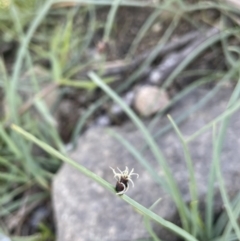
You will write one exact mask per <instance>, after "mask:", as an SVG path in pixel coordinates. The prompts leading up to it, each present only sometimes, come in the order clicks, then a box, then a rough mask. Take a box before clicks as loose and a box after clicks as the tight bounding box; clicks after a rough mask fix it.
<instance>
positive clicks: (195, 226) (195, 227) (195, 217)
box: [167, 115, 203, 237]
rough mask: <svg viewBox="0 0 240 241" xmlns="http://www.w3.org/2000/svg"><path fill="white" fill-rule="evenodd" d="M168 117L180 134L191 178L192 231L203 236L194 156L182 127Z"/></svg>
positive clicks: (194, 234)
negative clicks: (191, 153) (181, 129)
mask: <svg viewBox="0 0 240 241" xmlns="http://www.w3.org/2000/svg"><path fill="white" fill-rule="evenodd" d="M167 117H168V119H169V121H170V122H171V124H172V126H173V128H174V130H175V132H176V134H177V135H178V137H179V139H180V141H181V143H182V147H183V152H184V157H185V161H186V165H187V169H188V174H189V178H190V182H189V191H190V196H191V202H193V203H194V205H192V230H191V233H192V235H193V236H194V237H196V236H197V235H200V236H201V234H203V232H201V225H200V224H201V223H202V222H199V219H200V216H199V211H198V194H197V183H196V179H195V175H194V167H193V161H192V158H191V155H190V151H189V148H188V145H187V143H186V141H185V138H184V136H183V135H182V133H181V131H180V129H179V128H178V126H177V125H176V123H175V122H174V120H173V119H172V117H171V116H170V115H168V116H167Z"/></svg>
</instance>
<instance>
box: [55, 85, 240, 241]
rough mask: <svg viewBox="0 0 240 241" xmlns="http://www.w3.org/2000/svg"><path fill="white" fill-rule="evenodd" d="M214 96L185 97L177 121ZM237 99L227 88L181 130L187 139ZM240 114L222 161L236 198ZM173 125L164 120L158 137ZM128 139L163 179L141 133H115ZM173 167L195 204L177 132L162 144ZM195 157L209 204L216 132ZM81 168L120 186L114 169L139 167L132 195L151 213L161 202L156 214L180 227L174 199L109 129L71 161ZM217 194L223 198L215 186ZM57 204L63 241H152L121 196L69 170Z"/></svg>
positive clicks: (83, 143)
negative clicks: (231, 98) (182, 115)
mask: <svg viewBox="0 0 240 241" xmlns="http://www.w3.org/2000/svg"><path fill="white" fill-rule="evenodd" d="M207 93H208V90H205V89H198V90H197V91H196V92H195V93H192V94H190V95H189V96H187V97H185V98H184V100H183V101H181V102H180V103H178V104H177V106H176V107H175V108H173V109H172V110H171V111H170V114H171V115H172V116H173V118H176V117H177V116H179V114H181V113H182V112H184V111H185V110H187V109H188V108H190V107H191V106H193V105H195V104H196V103H198V102H199V101H200V100H201V99H202V98H203V96H204V95H205V94H207ZM231 93H232V89H231V88H230V87H223V89H221V90H220V91H219V92H218V93H217V94H216V95H215V97H214V98H213V99H212V100H211V101H210V102H209V103H208V104H207V106H205V107H204V108H203V110H199V111H198V112H196V113H194V114H192V115H191V116H190V117H189V118H188V120H187V121H185V122H184V123H183V124H181V125H180V129H181V131H182V133H183V134H184V136H189V135H191V134H193V133H194V132H195V131H197V130H198V129H200V128H201V127H203V126H204V125H205V124H206V123H208V122H209V121H211V120H212V119H213V118H215V117H216V116H218V115H219V114H221V113H222V112H223V111H224V109H225V108H226V105H227V102H228V99H229V97H230V95H231ZM239 119H240V113H239V111H238V112H237V113H235V114H234V116H233V118H232V120H231V124H230V127H229V129H228V133H227V136H226V140H225V145H224V148H223V153H222V156H221V162H222V172H223V175H224V178H225V181H226V187H227V188H228V192H229V194H230V195H231V196H233V195H234V194H236V192H237V191H238V189H239V188H238V186H237V185H235V184H236V183H239V182H240V162H239V156H240V148H239V146H240V121H239ZM167 123H169V121H168V120H167V118H162V119H161V120H160V121H159V123H158V125H157V126H156V129H155V130H154V133H155V132H156V131H158V130H160V129H161V128H162V127H164V125H165V124H167ZM112 130H114V131H116V132H117V133H119V134H120V135H122V136H123V137H124V138H126V139H127V140H128V141H129V142H130V143H131V144H132V145H134V146H135V147H136V148H137V149H138V150H141V151H142V155H143V156H144V157H146V159H147V160H148V161H149V163H150V164H151V165H152V166H153V167H154V168H155V170H156V171H157V172H158V174H159V175H160V176H161V177H163V176H164V174H163V171H162V169H161V167H160V166H159V165H158V163H157V162H156V161H155V159H154V157H153V155H152V153H151V151H150V150H148V149H146V148H145V149H144V148H142V147H143V146H144V145H145V142H144V140H143V138H142V136H141V134H140V133H139V131H138V130H136V128H135V127H134V126H133V125H132V124H128V125H125V126H123V127H121V128H112ZM157 143H158V145H159V148H160V149H161V150H162V152H163V154H164V156H165V158H166V160H167V162H168V164H169V165H170V167H171V170H172V172H173V175H174V177H175V180H176V181H177V183H178V185H179V188H180V190H181V192H182V195H183V197H184V199H185V200H186V202H189V201H190V199H189V192H188V181H189V177H188V173H187V168H186V163H185V160H184V155H183V149H182V146H181V143H180V141H179V139H178V138H177V136H176V134H175V133H174V131H172V130H171V131H169V132H168V133H166V134H165V135H163V136H161V137H160V138H158V139H157ZM190 150H191V157H192V160H193V162H194V169H195V175H196V180H197V185H198V196H199V200H198V201H199V202H200V203H204V198H205V194H206V192H207V181H208V178H207V177H208V173H209V169H210V165H211V160H212V133H211V130H209V131H207V132H205V133H204V134H201V135H200V136H199V137H197V138H196V139H195V140H194V141H192V142H191V143H190ZM71 157H72V158H73V159H74V160H75V161H76V162H78V163H80V164H82V165H84V166H85V167H87V168H89V169H90V170H91V171H93V172H95V173H96V174H97V175H99V176H101V177H103V178H104V179H106V180H107V181H108V182H110V183H112V184H113V185H115V181H114V179H113V173H112V170H111V169H109V166H112V167H114V168H116V167H117V166H118V167H119V168H120V169H124V168H125V166H128V167H129V168H133V167H134V171H135V172H137V173H139V175H140V177H139V179H137V180H135V179H134V177H133V179H134V181H135V187H134V188H131V187H130V189H129V191H128V193H127V195H129V196H130V197H132V198H134V199H135V200H136V201H138V202H139V203H141V204H142V205H144V206H146V207H150V206H151V205H152V204H153V203H154V202H155V201H156V200H157V199H159V198H160V197H161V198H162V200H161V202H160V203H159V204H158V205H157V206H156V207H155V208H154V211H155V212H156V213H157V214H159V215H161V217H163V218H166V219H168V220H171V221H176V218H177V215H176V213H177V211H176V208H175V206H174V205H173V204H172V201H170V198H169V196H168V194H166V192H165V191H164V190H163V189H162V187H160V186H159V185H158V184H157V183H156V182H154V181H153V179H152V177H151V176H150V174H149V173H148V172H147V171H146V170H145V169H144V168H143V167H142V166H141V165H140V164H139V162H138V161H137V160H135V159H134V158H133V157H132V156H131V155H130V154H129V152H128V151H127V150H126V149H125V148H124V147H123V146H122V145H121V144H120V143H119V142H118V141H117V140H116V139H115V138H114V137H112V136H110V135H109V133H108V132H107V129H100V128H92V129H90V130H88V131H87V132H86V133H85V135H84V136H82V137H81V138H80V139H79V144H78V148H77V150H76V151H75V152H74V153H73V154H72V156H71ZM215 193H216V194H217V193H218V188H217V185H215ZM53 204H54V209H55V216H56V223H57V241H98V240H99V241H100V240H101V241H123V240H136V239H139V238H149V236H150V235H149V233H148V232H147V231H146V229H145V226H144V222H143V218H142V217H141V215H140V214H138V213H137V212H135V211H134V210H133V209H132V208H131V207H130V206H129V205H127V204H126V203H125V202H124V201H123V200H122V199H121V198H119V197H118V196H117V195H116V196H115V195H113V194H111V193H109V192H108V191H106V190H104V189H103V188H102V187H101V186H99V185H98V184H96V183H94V182H93V181H92V180H91V179H89V178H87V177H85V176H84V175H83V174H82V173H80V172H78V171H77V170H75V169H73V168H72V167H70V166H68V165H63V167H62V169H61V170H60V172H59V173H58V175H57V176H56V178H55V180H54V184H53ZM221 205H222V204H221V199H218V200H217V203H216V205H215V208H216V209H218V210H215V211H219V208H221ZM156 227H157V228H156V229H155V230H156V231H157V233H159V234H160V236H161V237H162V239H163V240H168V241H170V240H171V241H172V240H176V237H175V236H173V235H170V236H168V235H169V233H167V232H164V231H163V230H162V229H161V227H160V226H156Z"/></svg>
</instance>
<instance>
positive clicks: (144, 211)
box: [0, 124, 198, 241]
mask: <svg viewBox="0 0 240 241" xmlns="http://www.w3.org/2000/svg"><path fill="white" fill-rule="evenodd" d="M11 128H12V129H13V130H14V131H16V132H17V133H19V134H21V135H22V136H24V137H25V138H26V139H28V140H30V141H32V142H33V143H35V144H36V145H38V146H39V147H41V148H42V149H43V150H45V151H46V152H48V153H49V154H51V155H53V156H55V157H57V158H59V159H60V160H62V161H64V162H66V163H68V164H70V165H71V166H73V167H74V168H76V169H77V170H79V171H80V172H81V173H83V174H84V175H85V176H87V177H89V178H91V179H92V180H94V181H95V182H97V183H98V184H100V185H101V186H103V187H104V188H105V189H107V190H109V191H110V192H111V193H114V194H115V189H114V187H113V186H112V185H110V184H109V183H108V182H107V181H105V180H104V179H102V178H101V177H99V176H98V175H96V174H95V173H93V172H91V171H90V170H88V169H87V168H85V167H84V166H82V165H80V164H78V163H76V162H75V161H73V160H71V159H70V158H68V157H66V156H64V155H63V154H61V153H60V152H58V151H57V150H55V149H54V148H52V147H51V146H49V145H47V144H46V143H44V142H42V141H40V140H38V139H37V138H36V137H35V136H33V135H31V134H30V133H28V132H26V131H25V130H23V129H22V128H20V127H19V126H16V125H14V124H12V125H11ZM121 198H122V199H123V200H124V201H125V202H127V203H129V204H130V205H131V206H132V207H134V208H135V209H136V210H138V212H139V213H141V214H142V215H146V216H147V217H149V218H150V219H153V220H155V221H156V222H157V223H159V224H161V225H162V226H163V227H165V228H168V229H169V230H171V231H173V232H175V233H176V234H178V235H179V236H182V237H183V238H185V239H186V240H189V241H198V240H197V239H196V238H194V237H193V236H192V235H190V234H189V233H188V232H186V231H185V230H183V229H181V228H179V227H178V226H176V225H175V224H173V223H171V222H169V221H166V220H164V219H163V218H161V217H160V216H158V215H157V214H155V213H153V212H152V211H150V210H149V209H147V208H145V207H144V206H142V205H141V204H139V203H138V202H136V201H134V200H133V199H131V198H130V197H128V196H127V195H122V196H121ZM0 214H1V213H0Z"/></svg>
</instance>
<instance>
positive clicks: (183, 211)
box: [89, 72, 189, 230]
mask: <svg viewBox="0 0 240 241" xmlns="http://www.w3.org/2000/svg"><path fill="white" fill-rule="evenodd" d="M89 77H90V78H91V79H92V80H93V81H94V82H95V83H96V84H97V85H98V86H99V87H100V88H101V89H102V90H104V91H105V92H106V93H107V94H108V95H109V96H110V97H111V98H112V99H113V100H115V101H116V102H117V103H118V104H119V105H120V106H121V108H122V109H123V110H124V111H125V113H126V114H127V115H128V116H129V118H130V119H131V120H132V121H133V123H134V124H135V125H136V126H137V128H138V129H139V130H140V131H141V132H142V134H143V136H144V139H145V140H146V142H147V144H148V146H149V147H150V149H151V150H152V152H153V154H154V156H155V158H156V160H157V161H158V163H159V164H160V166H161V167H162V169H163V171H164V175H165V178H166V180H167V184H168V187H169V191H170V194H171V195H172V197H173V199H174V201H175V204H176V206H177V208H178V210H179V214H180V217H181V221H182V225H183V227H184V229H186V230H189V223H188V221H187V213H188V210H187V207H186V205H185V203H184V201H183V199H182V196H181V193H180V191H179V189H178V187H177V184H176V182H175V180H174V178H173V175H172V173H171V170H170V168H169V167H168V165H167V163H166V160H165V158H164V157H163V155H162V153H161V151H160V150H159V148H158V146H157V144H156V142H155V141H154V139H153V138H152V136H151V134H150V133H149V131H148V130H147V128H146V127H145V126H144V124H143V123H142V121H141V120H140V119H139V118H138V117H137V115H136V114H135V113H134V112H133V111H132V110H131V109H130V108H129V107H128V106H127V105H126V103H124V102H123V101H122V100H121V98H120V97H119V96H118V95H117V94H116V93H115V92H114V91H113V90H111V89H110V88H109V87H108V86H107V85H106V84H104V83H103V81H102V80H101V79H100V78H99V77H98V76H97V75H96V74H95V73H93V72H90V73H89Z"/></svg>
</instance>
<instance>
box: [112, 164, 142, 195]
mask: <svg viewBox="0 0 240 241" xmlns="http://www.w3.org/2000/svg"><path fill="white" fill-rule="evenodd" d="M110 168H111V169H112V171H113V174H114V178H115V179H116V180H117V183H116V188H115V189H116V192H117V195H122V194H124V193H125V192H127V190H128V188H129V185H128V181H130V182H131V183H132V186H133V187H134V183H133V180H132V178H131V176H134V175H136V176H137V178H138V177H139V175H138V174H137V173H134V172H133V171H134V169H132V170H131V171H130V172H129V170H128V167H126V168H125V170H124V171H121V170H120V169H119V168H118V167H117V169H118V171H119V173H117V172H116V171H115V169H113V168H112V167H110Z"/></svg>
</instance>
